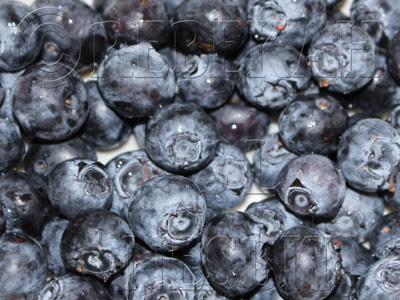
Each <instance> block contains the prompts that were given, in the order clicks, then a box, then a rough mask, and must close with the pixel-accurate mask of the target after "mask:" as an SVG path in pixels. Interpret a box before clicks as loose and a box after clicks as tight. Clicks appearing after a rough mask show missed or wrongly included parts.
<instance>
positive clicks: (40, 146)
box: [24, 136, 97, 181]
mask: <svg viewBox="0 0 400 300" xmlns="http://www.w3.org/2000/svg"><path fill="white" fill-rule="evenodd" d="M73 158H82V159H89V160H95V161H96V160H97V153H96V150H95V149H94V148H93V147H92V146H90V145H89V143H88V142H87V141H86V140H84V139H83V138H81V137H79V136H78V137H75V138H72V139H70V140H67V141H65V142H60V143H55V144H44V143H37V142H36V143H31V144H30V145H29V147H28V151H27V152H26V155H25V159H24V169H25V171H26V172H28V173H30V174H33V175H38V176H40V177H41V178H43V179H45V180H46V181H47V177H48V176H49V174H50V173H51V172H52V171H53V170H54V168H55V167H56V166H57V165H58V164H59V163H61V162H63V161H65V160H68V159H73Z"/></svg>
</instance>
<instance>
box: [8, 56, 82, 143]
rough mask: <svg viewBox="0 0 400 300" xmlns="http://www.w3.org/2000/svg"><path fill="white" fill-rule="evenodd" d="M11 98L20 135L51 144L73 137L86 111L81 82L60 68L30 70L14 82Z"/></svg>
mask: <svg viewBox="0 0 400 300" xmlns="http://www.w3.org/2000/svg"><path fill="white" fill-rule="evenodd" d="M11 97H12V108H13V112H14V115H15V117H16V119H17V120H18V123H19V124H20V125H21V127H22V129H23V131H24V133H25V134H26V135H28V136H29V137H32V138H36V139H41V140H46V141H52V142H55V141H62V140H66V139H68V138H70V137H72V136H73V135H74V134H76V133H77V132H78V131H79V129H80V128H81V127H82V125H83V124H84V122H85V121H86V119H87V117H88V115H89V110H90V106H89V101H88V99H87V92H86V88H85V84H84V82H83V79H82V78H81V77H80V76H79V75H78V74H77V73H76V72H74V71H72V70H71V69H69V68H68V67H66V66H64V65H61V64H46V63H44V62H39V63H37V64H35V65H32V66H30V67H29V68H27V69H26V70H25V72H24V73H22V75H21V76H20V77H18V78H17V79H16V80H15V82H14V85H13V87H12V91H11Z"/></svg>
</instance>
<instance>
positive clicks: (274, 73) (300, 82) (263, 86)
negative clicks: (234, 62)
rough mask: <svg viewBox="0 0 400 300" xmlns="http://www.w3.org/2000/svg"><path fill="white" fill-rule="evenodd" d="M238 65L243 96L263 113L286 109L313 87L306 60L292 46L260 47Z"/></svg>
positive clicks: (239, 84)
mask: <svg viewBox="0 0 400 300" xmlns="http://www.w3.org/2000/svg"><path fill="white" fill-rule="evenodd" d="M238 64H239V65H240V66H241V70H240V72H239V73H238V76H237V77H236V78H237V79H236V85H237V87H238V89H239V91H240V93H241V94H243V96H244V97H245V98H246V100H248V101H249V102H250V103H251V104H252V105H254V106H256V107H259V108H262V109H275V110H276V109H281V108H283V107H285V106H286V105H287V104H289V103H290V102H291V101H292V100H293V99H294V98H295V97H296V96H297V95H298V94H299V93H301V92H303V91H304V90H306V89H307V88H308V86H309V84H310V78H311V74H310V71H309V69H308V67H307V62H306V59H305V57H304V56H303V54H301V53H300V52H299V51H297V50H296V49H295V48H293V47H291V46H289V45H279V46H278V45H257V46H255V47H253V48H251V49H250V50H249V51H248V52H247V54H246V55H245V56H244V57H243V58H242V59H241V60H240V61H239V62H238Z"/></svg>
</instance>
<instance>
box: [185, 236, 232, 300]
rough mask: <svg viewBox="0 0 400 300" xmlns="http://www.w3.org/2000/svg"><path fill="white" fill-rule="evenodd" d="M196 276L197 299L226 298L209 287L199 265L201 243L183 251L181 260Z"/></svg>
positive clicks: (217, 299)
mask: <svg viewBox="0 0 400 300" xmlns="http://www.w3.org/2000/svg"><path fill="white" fill-rule="evenodd" d="M181 260H182V261H183V262H184V263H185V264H186V265H187V266H188V267H189V268H190V270H191V271H192V272H193V275H194V276H196V286H197V293H198V298H197V299H201V300H207V299H209V300H224V299H227V298H226V297H224V296H222V295H220V294H218V293H217V291H216V290H215V289H214V288H213V287H212V286H211V285H210V283H209V282H208V280H207V278H206V275H205V274H204V271H203V268H202V265H201V242H197V241H196V243H195V244H194V245H193V246H191V247H190V248H189V249H187V251H185V253H184V255H183V257H182V259H181Z"/></svg>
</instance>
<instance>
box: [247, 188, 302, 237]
mask: <svg viewBox="0 0 400 300" xmlns="http://www.w3.org/2000/svg"><path fill="white" fill-rule="evenodd" d="M245 213H246V214H247V215H249V216H250V217H251V218H252V219H253V220H254V221H256V222H258V223H261V224H264V226H265V227H266V228H267V236H268V238H269V240H270V243H271V244H273V243H274V242H275V241H276V239H277V238H278V237H279V236H280V235H281V234H282V233H283V232H284V231H286V230H288V229H289V228H292V227H295V226H301V225H309V224H308V222H307V221H306V220H302V219H300V218H298V217H296V216H295V215H294V214H292V213H291V212H289V211H288V210H287V209H286V208H285V206H284V205H283V204H282V202H281V201H280V200H279V198H278V197H276V196H273V197H271V198H267V199H264V200H261V201H259V202H253V203H251V204H250V205H249V206H248V207H247V208H246V211H245Z"/></svg>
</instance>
